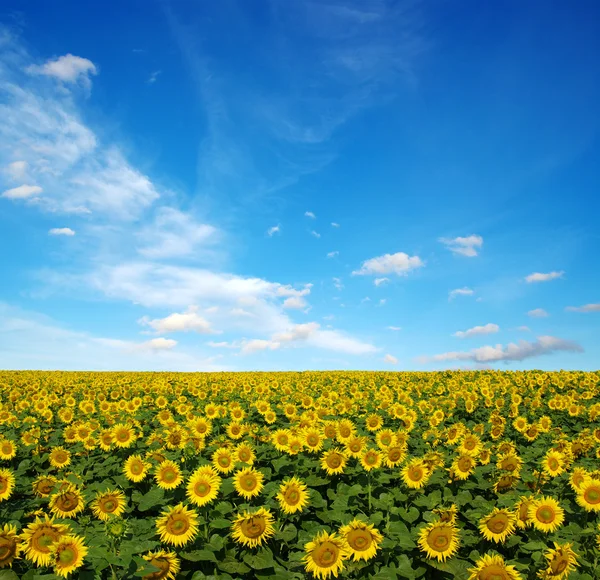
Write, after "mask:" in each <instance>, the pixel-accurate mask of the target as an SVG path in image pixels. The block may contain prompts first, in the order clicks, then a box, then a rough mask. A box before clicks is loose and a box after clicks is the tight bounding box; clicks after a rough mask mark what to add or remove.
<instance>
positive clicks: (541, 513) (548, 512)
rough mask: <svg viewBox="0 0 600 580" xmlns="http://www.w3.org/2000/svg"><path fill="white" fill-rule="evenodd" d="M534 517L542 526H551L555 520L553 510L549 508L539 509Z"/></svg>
mask: <svg viewBox="0 0 600 580" xmlns="http://www.w3.org/2000/svg"><path fill="white" fill-rule="evenodd" d="M535 515H536V517H537V519H538V520H539V521H540V522H542V523H544V524H551V523H552V522H553V521H554V520H555V519H556V514H555V513H554V510H553V509H552V508H551V507H549V506H542V507H539V508H538V510H537V512H536V514H535Z"/></svg>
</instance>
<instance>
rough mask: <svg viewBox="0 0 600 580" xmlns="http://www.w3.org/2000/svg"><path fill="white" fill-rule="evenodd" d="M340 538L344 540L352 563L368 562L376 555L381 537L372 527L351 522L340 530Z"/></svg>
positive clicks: (371, 525)
mask: <svg viewBox="0 0 600 580" xmlns="http://www.w3.org/2000/svg"><path fill="white" fill-rule="evenodd" d="M340 536H342V538H343V539H344V540H345V542H346V545H347V547H348V549H349V550H350V555H351V556H352V558H353V559H354V561H355V562H356V561H358V560H365V561H366V560H370V559H371V558H373V557H374V556H375V555H376V554H377V550H378V549H379V544H381V542H382V541H383V536H382V535H381V534H380V533H379V531H378V530H376V529H375V528H374V527H373V524H366V523H365V522H362V521H360V520H352V521H351V522H350V523H349V524H347V525H345V526H342V527H341V528H340Z"/></svg>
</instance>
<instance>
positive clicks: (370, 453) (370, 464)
mask: <svg viewBox="0 0 600 580" xmlns="http://www.w3.org/2000/svg"><path fill="white" fill-rule="evenodd" d="M360 464H361V465H362V466H363V469H364V470H365V471H371V470H372V469H378V468H379V467H381V453H380V452H379V451H377V449H366V450H365V451H364V452H363V454H362V456H361V458H360Z"/></svg>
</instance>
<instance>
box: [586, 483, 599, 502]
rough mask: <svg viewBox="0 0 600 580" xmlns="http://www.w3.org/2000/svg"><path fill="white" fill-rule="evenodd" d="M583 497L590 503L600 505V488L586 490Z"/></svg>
mask: <svg viewBox="0 0 600 580" xmlns="http://www.w3.org/2000/svg"><path fill="white" fill-rule="evenodd" d="M583 497H584V498H585V500H586V501H587V502H588V503H592V504H597V503H600V488H598V487H590V488H589V489H586V490H585V493H584V494H583Z"/></svg>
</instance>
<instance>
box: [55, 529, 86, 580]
mask: <svg viewBox="0 0 600 580" xmlns="http://www.w3.org/2000/svg"><path fill="white" fill-rule="evenodd" d="M87 553H88V549H87V548H86V546H85V545H84V543H83V538H81V537H79V536H62V537H61V538H59V539H58V540H57V541H56V542H54V543H53V544H52V545H51V547H50V559H51V562H52V566H53V567H54V573H55V574H57V575H58V576H65V577H67V576H68V575H69V574H70V573H71V572H73V571H74V570H77V568H80V567H81V566H82V565H83V559H84V558H85V556H86V554H87Z"/></svg>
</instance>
